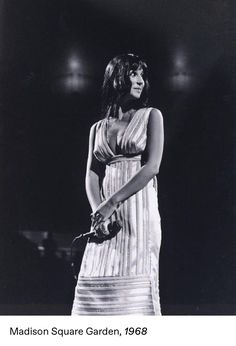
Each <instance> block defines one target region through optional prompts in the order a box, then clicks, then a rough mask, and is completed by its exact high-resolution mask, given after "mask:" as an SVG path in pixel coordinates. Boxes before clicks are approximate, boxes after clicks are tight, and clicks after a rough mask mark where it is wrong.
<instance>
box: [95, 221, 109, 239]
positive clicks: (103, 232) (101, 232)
mask: <svg viewBox="0 0 236 346" xmlns="http://www.w3.org/2000/svg"><path fill="white" fill-rule="evenodd" d="M109 224H110V220H109V219H108V220H106V221H104V222H101V223H100V224H99V225H98V226H96V227H94V230H95V232H96V234H95V237H97V238H100V239H102V238H105V237H106V236H108V235H109V234H110V232H109V230H108V225H109Z"/></svg>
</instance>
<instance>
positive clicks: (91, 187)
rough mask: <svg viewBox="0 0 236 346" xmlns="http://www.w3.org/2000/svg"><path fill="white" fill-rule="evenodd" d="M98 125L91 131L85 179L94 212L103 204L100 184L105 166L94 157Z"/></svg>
mask: <svg viewBox="0 0 236 346" xmlns="http://www.w3.org/2000/svg"><path fill="white" fill-rule="evenodd" d="M96 125H97V123H95V124H94V125H93V126H92V127H91V129H90V134H89V149H88V159H87V168H86V177H85V189H86V193H87V197H88V200H89V204H90V206H91V208H92V211H93V212H94V211H95V210H96V209H97V207H98V206H99V205H100V204H101V202H102V200H101V196H100V184H99V182H100V178H101V176H102V174H103V171H104V167H103V166H104V165H102V163H100V162H99V161H98V160H97V159H96V158H95V156H94V155H93V147H94V140H95V133H96Z"/></svg>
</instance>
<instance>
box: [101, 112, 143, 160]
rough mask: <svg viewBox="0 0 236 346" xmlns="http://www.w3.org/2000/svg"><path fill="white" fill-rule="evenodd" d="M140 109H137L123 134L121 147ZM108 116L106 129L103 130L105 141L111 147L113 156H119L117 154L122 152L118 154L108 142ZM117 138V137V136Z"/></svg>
mask: <svg viewBox="0 0 236 346" xmlns="http://www.w3.org/2000/svg"><path fill="white" fill-rule="evenodd" d="M139 111H140V109H138V110H136V111H135V112H134V114H133V116H132V118H131V120H130V121H129V123H128V125H127V126H126V128H125V130H124V132H123V135H122V139H121V142H120V149H121V147H122V142H123V140H124V137H125V134H126V132H127V131H128V128H129V127H130V125H131V123H132V121H133V119H134V118H135V116H136V114H137V113H138V112H139ZM107 127H108V118H106V119H105V129H104V131H103V133H104V137H105V143H106V144H107V148H108V149H109V151H110V153H111V154H112V156H117V155H120V154H116V153H115V152H114V151H113V149H112V147H111V146H110V143H109V142H108V137H107V130H108V128H107ZM116 139H117V138H116ZM116 147H117V140H116Z"/></svg>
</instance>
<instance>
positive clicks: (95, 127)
mask: <svg viewBox="0 0 236 346" xmlns="http://www.w3.org/2000/svg"><path fill="white" fill-rule="evenodd" d="M101 121H102V120H98V121H96V123H94V124H93V125H92V126H91V127H90V133H95V131H96V129H97V128H98V126H99V125H100V124H101Z"/></svg>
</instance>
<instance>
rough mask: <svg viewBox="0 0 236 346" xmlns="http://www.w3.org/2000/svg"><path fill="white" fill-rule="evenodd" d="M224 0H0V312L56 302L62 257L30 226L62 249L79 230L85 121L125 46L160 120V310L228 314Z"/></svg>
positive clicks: (230, 18) (229, 161)
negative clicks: (146, 71) (142, 66)
mask: <svg viewBox="0 0 236 346" xmlns="http://www.w3.org/2000/svg"><path fill="white" fill-rule="evenodd" d="M235 10H236V5H235V3H234V4H233V2H231V1H229V0H214V1H213V0H205V1H199V0H191V1H187V0H178V1H176V0H166V1H163V0H148V1H145V0H136V1H135V0H129V1H127V0H126V1H125V0H119V1H114V0H113V1H111V0H93V1H92V0H87V1H78V0H50V1H49V0H40V1H38V0H37V1H36V0H34V1H31V0H21V1H18V0H8V1H4V0H3V1H0V314H62V315H64V314H70V309H71V304H72V299H73V290H74V285H75V281H73V278H72V274H71V271H70V267H69V263H68V257H66V254H65V253H62V254H61V256H59V257H58V256H57V255H56V252H55V251H56V250H55V249H56V246H58V244H56V243H54V242H53V240H51V243H50V241H49V242H48V243H47V244H46V243H45V242H44V243H43V245H42V243H41V244H40V242H39V241H38V243H37V239H38V238H37V236H36V235H37V234H39V233H38V232H39V231H40V232H50V234H51V235H52V237H54V241H55V242H56V240H57V239H59V238H60V237H62V238H63V237H64V238H63V239H65V240H64V246H65V248H66V247H67V248H69V245H70V241H71V240H72V238H73V237H74V236H75V235H78V234H79V233H81V232H85V231H88V229H89V220H90V218H89V214H90V208H89V204H88V202H87V199H86V194H85V189H84V176H85V166H86V158H87V144H88V134H89V128H90V126H91V125H92V124H93V123H94V122H95V121H96V120H98V119H99V116H100V115H99V113H100V89H101V83H102V79H103V73H104V69H105V66H106V64H107V63H108V61H109V60H110V59H111V58H112V57H113V56H114V55H117V54H120V53H129V52H134V53H137V54H139V55H141V56H142V57H144V59H145V60H146V61H147V63H148V65H149V66H150V83H151V97H150V104H151V105H152V106H154V107H157V108H159V109H160V110H161V111H162V113H163V117H164V124H165V149H164V156H163V161H162V166H161V171H160V174H159V177H158V179H159V204H160V214H161V217H162V229H163V243H162V249H161V259H160V293H161V302H162V311H163V314H172V315H175V314H177V315H181V314H190V315H195V314H210V315H214V314H235V311H236V309H235V282H236V281H235V257H234V250H235V233H234V229H235V214H234V210H235V177H234V169H235V147H234V137H235V135H234V134H235V123H234V117H235V116H234V113H235V112H234V111H235V91H236V83H235V77H236V72H235V71H236V47H235V40H236V22H235V18H236V13H235V12H236V11H235ZM25 230H27V231H28V233H29V234H31V238H30V239H31V240H29V239H27V237H25V236H24V231H25ZM40 246H43V247H42V248H43V249H44V252H42V251H41V252H40V251H39V247H40ZM46 248H47V249H49V253H47V251H46ZM50 249H51V255H50ZM81 254H82V253H81V252H80V255H81Z"/></svg>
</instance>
